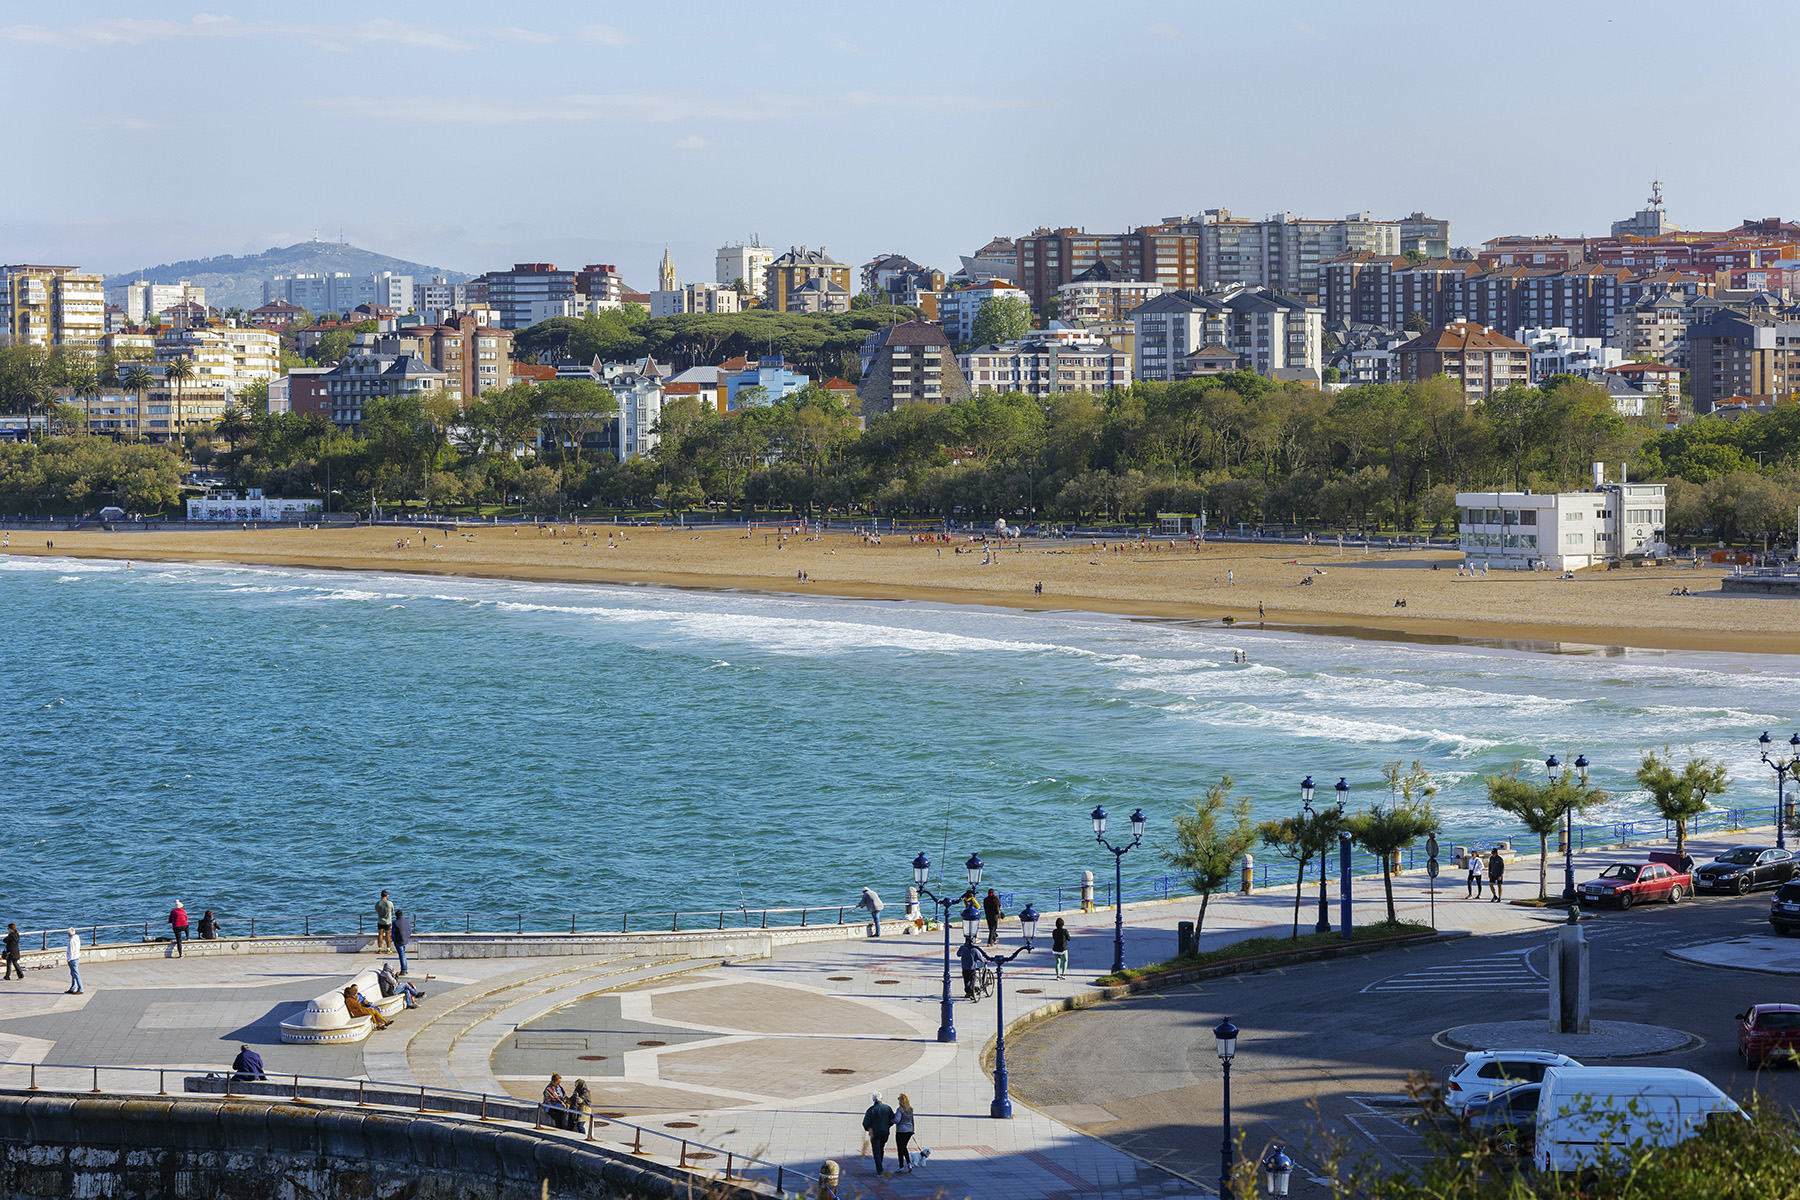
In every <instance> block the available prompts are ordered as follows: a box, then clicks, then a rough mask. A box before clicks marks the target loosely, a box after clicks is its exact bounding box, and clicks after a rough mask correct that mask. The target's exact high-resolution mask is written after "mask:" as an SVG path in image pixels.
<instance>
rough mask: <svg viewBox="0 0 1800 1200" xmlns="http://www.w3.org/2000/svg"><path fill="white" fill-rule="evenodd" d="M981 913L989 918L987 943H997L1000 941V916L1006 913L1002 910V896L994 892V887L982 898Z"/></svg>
mask: <svg viewBox="0 0 1800 1200" xmlns="http://www.w3.org/2000/svg"><path fill="white" fill-rule="evenodd" d="M981 915H982V916H984V917H986V918H987V927H988V940H987V944H988V945H990V946H992V945H995V944H997V943H998V942H999V941H1000V918H1001V917H1004V916H1005V915H1006V914H1005V913H1003V912H1001V911H1000V897H999V896H997V895H996V894H995V893H994V889H993V888H989V889H988V894H987V895H985V896H983V897H982V898H981Z"/></svg>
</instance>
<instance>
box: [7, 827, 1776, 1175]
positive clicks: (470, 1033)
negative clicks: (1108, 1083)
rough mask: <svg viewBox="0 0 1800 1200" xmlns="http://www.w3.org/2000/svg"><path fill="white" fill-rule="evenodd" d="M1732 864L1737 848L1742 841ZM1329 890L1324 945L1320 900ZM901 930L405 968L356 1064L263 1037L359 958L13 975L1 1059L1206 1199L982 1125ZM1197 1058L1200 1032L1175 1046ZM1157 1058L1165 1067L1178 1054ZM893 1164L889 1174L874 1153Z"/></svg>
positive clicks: (1508, 918)
mask: <svg viewBox="0 0 1800 1200" xmlns="http://www.w3.org/2000/svg"><path fill="white" fill-rule="evenodd" d="M1735 840H1736V841H1737V842H1741V843H1750V842H1754V841H1756V840H1758V834H1756V833H1746V834H1744V835H1742V836H1741V837H1739V838H1737V839H1735ZM1729 844H1732V842H1731V841H1718V842H1706V843H1701V842H1695V843H1693V844H1692V847H1691V850H1692V853H1693V854H1694V855H1695V857H1696V858H1697V859H1704V858H1706V857H1709V856H1710V855H1711V854H1712V853H1715V852H1717V851H1718V850H1719V849H1722V848H1724V847H1725V846H1727V845H1729ZM1641 856H1642V850H1641V849H1640V850H1637V851H1590V852H1586V853H1584V854H1581V855H1578V856H1577V877H1578V878H1586V877H1589V876H1591V875H1592V874H1594V873H1595V872H1597V871H1598V870H1599V869H1600V868H1601V867H1603V866H1604V865H1605V864H1606V863H1607V862H1609V861H1613V860H1615V859H1619V858H1632V857H1640V858H1641ZM1556 866H1557V868H1558V869H1557V870H1554V871H1553V872H1552V876H1551V887H1552V889H1553V890H1555V889H1557V888H1559V887H1560V883H1559V880H1560V861H1558V862H1557V864H1556ZM1451 869H1452V871H1453V870H1454V868H1451ZM996 882H1003V881H996ZM1439 882H1440V883H1442V884H1444V885H1446V886H1445V887H1443V888H1440V889H1438V890H1437V892H1436V896H1435V901H1434V899H1433V898H1432V896H1431V894H1430V891H1429V889H1428V887H1427V883H1426V880H1425V879H1424V877H1423V874H1422V873H1413V874H1409V875H1403V876H1398V877H1396V879H1395V881H1394V887H1395V899H1396V907H1397V909H1398V913H1399V915H1400V916H1401V917H1402V918H1403V919H1407V918H1410V919H1416V920H1420V921H1423V920H1426V919H1427V916H1428V913H1429V912H1431V911H1433V909H1435V913H1436V918H1437V924H1438V926H1439V927H1440V928H1442V929H1445V930H1466V931H1469V932H1473V933H1497V932H1512V931H1518V930H1522V929H1530V928H1533V927H1537V926H1543V927H1546V932H1548V928H1547V927H1548V926H1552V925H1555V924H1558V923H1560V922H1561V920H1562V916H1563V914H1562V912H1561V911H1560V910H1554V909H1550V910H1546V909H1537V908H1529V907H1520V906H1514V905H1511V904H1495V903H1490V902H1488V901H1487V900H1471V899H1466V898H1464V897H1465V892H1466V888H1465V885H1464V883H1463V881H1462V878H1461V876H1460V875H1451V874H1447V875H1445V876H1442V877H1440V879H1439ZM1331 887H1332V905H1331V920H1332V922H1333V923H1334V924H1335V923H1336V921H1337V920H1338V911H1339V910H1338V905H1337V902H1336V901H1337V897H1336V884H1335V881H1334V882H1333V883H1332V885H1331ZM1506 890H1507V893H1508V895H1509V896H1524V895H1534V894H1535V892H1536V871H1535V860H1520V861H1518V862H1516V863H1515V864H1513V866H1512V868H1511V870H1510V871H1509V872H1508V886H1507V889H1506ZM1354 891H1355V897H1356V905H1357V909H1356V919H1357V922H1358V923H1359V924H1367V923H1372V922H1374V921H1376V920H1379V919H1380V917H1381V916H1383V915H1385V908H1384V906H1383V905H1382V903H1381V891H1382V889H1381V883H1380V880H1379V879H1378V878H1377V879H1374V880H1366V879H1362V880H1358V881H1357V882H1356V884H1355V888H1354ZM1022 898H1023V897H1022ZM1371 905H1374V906H1375V907H1374V908H1373V909H1371V907H1370V906H1371ZM1197 908H1198V901H1197V899H1196V898H1194V897H1185V898H1182V899H1180V900H1172V901H1168V902H1157V903H1148V904H1136V905H1130V906H1128V907H1127V909H1126V914H1125V915H1126V926H1125V940H1126V947H1125V953H1126V960H1127V962H1129V963H1135V964H1142V963H1145V962H1151V961H1158V960H1161V959H1164V958H1168V957H1170V956H1171V955H1172V954H1173V953H1174V950H1175V944H1174V943H1175V933H1174V929H1175V925H1176V923H1177V922H1178V921H1182V920H1192V919H1193V918H1194V915H1195V912H1196V910H1197ZM1293 911H1294V890H1293V889H1292V887H1288V888H1284V889H1279V890H1269V891H1263V892H1258V893H1255V894H1252V895H1249V896H1229V897H1221V898H1219V899H1216V900H1215V901H1214V902H1213V903H1212V904H1211V905H1210V906H1209V909H1208V912H1207V919H1206V926H1205V930H1204V931H1203V939H1202V945H1203V947H1212V946H1216V945H1222V944H1224V943H1226V942H1228V941H1233V940H1237V939H1240V938H1244V937H1250V936H1257V935H1268V934H1277V935H1280V934H1285V933H1287V932H1288V930H1289V928H1290V927H1291V922H1292V920H1293ZM898 913H899V908H898V906H894V905H891V906H890V907H889V908H888V909H887V911H886V914H885V915H887V916H888V918H889V920H888V921H887V922H886V923H885V924H886V927H887V936H885V937H883V938H881V939H880V940H874V939H849V940H834V941H821V942H812V943H807V944H801V945H794V946H785V947H779V948H777V949H776V951H775V953H774V954H773V955H772V956H771V957H769V958H766V959H757V960H750V961H737V960H732V961H730V962H729V963H726V962H723V961H721V960H720V959H719V958H717V957H715V958H711V959H704V958H702V959H678V958H675V957H672V956H664V957H659V956H656V955H647V954H639V953H637V952H636V951H632V950H625V949H621V950H620V952H618V953H617V954H614V955H605V954H582V955H569V956H561V957H540V958H499V959H477V958H458V959H445V960H438V959H429V958H424V959H422V960H415V964H414V965H415V971H414V976H415V977H419V982H420V983H421V985H422V986H424V988H425V989H426V991H427V993H428V998H427V1000H426V1001H425V1003H424V1004H423V1005H422V1006H421V1008H420V1009H419V1010H417V1011H414V1012H409V1013H405V1014H402V1015H401V1017H400V1018H399V1021H398V1023H397V1024H396V1027H395V1028H394V1029H392V1030H388V1031H385V1032H381V1033H377V1034H374V1035H372V1036H371V1038H370V1039H369V1040H368V1041H367V1042H364V1043H362V1044H361V1045H359V1046H352V1047H297V1046H283V1045H280V1044H279V1039H278V1036H277V1034H276V1028H275V1027H276V1025H277V1024H278V1023H279V1021H280V1020H281V1019H282V1017H283V1016H284V1015H286V1013H287V1012H289V1011H291V1010H292V1009H293V1008H294V1007H297V1006H298V1004H300V1003H301V1002H303V1001H304V1000H306V999H307V998H309V997H311V996H313V995H316V994H317V993H319V992H321V991H323V990H325V988H326V987H328V986H330V985H331V984H333V983H337V982H341V981H342V980H344V979H346V978H347V977H348V976H349V975H350V974H351V973H353V971H354V970H355V969H357V968H359V967H361V966H363V965H367V964H368V963H370V962H374V961H376V957H375V956H374V955H372V954H363V955H344V954H307V953H293V954H284V955H267V954H265V955H254V956H251V955H245V956H229V955H219V956H213V957H208V958H198V957H196V958H190V959H187V960H167V959H150V960H130V961H121V962H113V963H92V964H84V966H83V975H84V978H85V980H86V983H87V986H88V992H87V994H86V995H83V996H65V995H62V994H61V992H62V989H63V988H64V987H66V986H67V975H66V973H65V972H64V971H63V970H62V969H61V968H60V967H57V968H54V969H49V970H44V971H33V972H31V974H30V978H28V979H27V980H26V981H25V983H24V984H22V985H21V984H10V983H9V984H3V985H0V1057H3V1058H4V1059H5V1060H6V1061H8V1062H12V1063H27V1062H72V1063H95V1062H102V1063H114V1064H121V1065H128V1064H134V1063H135V1064H146V1065H147V1064H152V1063H154V1064H157V1065H167V1066H178V1067H182V1066H185V1067H194V1068H206V1069H213V1070H217V1069H220V1068H221V1067H222V1066H223V1065H224V1064H225V1063H227V1062H229V1060H230V1057H231V1055H232V1054H233V1053H234V1052H235V1049H236V1044H237V1043H238V1042H239V1041H246V1042H250V1043H252V1044H253V1045H257V1046H258V1048H259V1049H260V1050H261V1052H262V1053H263V1055H264V1058H265V1060H266V1061H267V1063H268V1066H269V1068H270V1070H271V1071H272V1072H275V1073H280V1072H283V1071H288V1072H292V1071H300V1072H304V1073H307V1074H315V1075H326V1076H336V1077H354V1076H360V1075H366V1076H367V1077H369V1078H372V1079H379V1080H383V1081H391V1082H396V1083H414V1084H426V1085H430V1086H436V1087H459V1088H463V1089H467V1090H473V1091H482V1092H492V1093H499V1092H502V1091H505V1092H509V1093H511V1094H513V1095H517V1096H521V1097H526V1098H532V1097H535V1096H536V1095H537V1094H538V1092H539V1091H540V1090H541V1088H542V1086H543V1082H544V1080H545V1078H546V1077H547V1075H548V1073H549V1072H550V1071H553V1070H554V1071H560V1072H561V1073H562V1075H563V1077H564V1080H565V1082H572V1081H573V1080H574V1079H576V1078H586V1079H587V1080H588V1081H589V1084H590V1087H592V1088H593V1090H594V1094H595V1101H596V1109H597V1111H599V1112H602V1113H617V1114H620V1115H621V1116H622V1117H623V1118H624V1119H626V1120H629V1121H633V1122H638V1123H642V1124H644V1125H646V1126H648V1127H651V1128H658V1129H664V1130H667V1131H669V1132H670V1133H671V1134H673V1135H674V1136H686V1137H690V1138H692V1139H694V1140H696V1141H700V1142H705V1143H709V1144H712V1145H715V1146H718V1147H722V1148H724V1149H727V1150H731V1151H734V1152H737V1153H745V1154H752V1155H756V1156H758V1157H761V1158H765V1159H770V1160H772V1161H776V1162H779V1163H781V1164H783V1165H786V1166H791V1167H795V1168H798V1169H799V1170H802V1171H805V1172H808V1173H815V1172H816V1171H817V1170H818V1168H819V1165H820V1163H821V1162H822V1161H823V1160H825V1159H827V1158H834V1159H837V1160H838V1161H839V1163H840V1164H841V1165H842V1166H843V1167H844V1168H845V1172H846V1176H847V1178H848V1179H849V1180H850V1181H851V1183H852V1185H853V1186H852V1188H851V1189H846V1195H854V1194H866V1195H868V1196H873V1197H883V1198H907V1197H926V1196H935V1195H937V1194H939V1193H940V1192H942V1193H944V1194H946V1195H950V1196H980V1197H983V1198H984V1200H985V1198H987V1197H1002V1198H1008V1200H1010V1198H1015V1197H1016V1198H1018V1200H1038V1198H1061V1197H1073V1196H1076V1195H1080V1196H1083V1197H1099V1198H1100V1200H1110V1198H1114V1197H1117V1198H1127V1197H1133V1198H1135V1197H1190V1196H1200V1195H1206V1194H1210V1190H1209V1189H1208V1188H1206V1187H1204V1186H1202V1185H1200V1184H1199V1183H1197V1182H1192V1181H1188V1180H1185V1179H1181V1178H1177V1177H1175V1176H1172V1175H1170V1174H1168V1173H1166V1172H1164V1171H1162V1170H1160V1169H1158V1168H1157V1167H1156V1166H1155V1165H1154V1164H1151V1163H1146V1162H1142V1161H1140V1160H1138V1159H1136V1158H1133V1157H1131V1156H1130V1155H1128V1154H1126V1153H1125V1152H1123V1151H1121V1150H1119V1149H1116V1148H1114V1147H1112V1146H1110V1145H1108V1144H1107V1143H1104V1142H1102V1141H1099V1140H1098V1139H1094V1138H1090V1137H1088V1136H1086V1135H1084V1134H1081V1133H1078V1132H1076V1131H1075V1130H1074V1129H1072V1128H1071V1127H1070V1125H1068V1124H1064V1123H1063V1120H1064V1119H1066V1120H1068V1121H1069V1122H1071V1123H1073V1122H1076V1121H1079V1120H1081V1115H1080V1113H1079V1112H1077V1111H1074V1110H1075V1109H1078V1108H1079V1107H1080V1106H1079V1105H1074V1106H1072V1108H1071V1109H1070V1110H1069V1111H1059V1110H1057V1109H1048V1110H1046V1111H1041V1112H1040V1111H1035V1110H1033V1109H1030V1108H1028V1107H1027V1106H1025V1105H1023V1104H1021V1103H1018V1102H1017V1101H1015V1102H1014V1117H1013V1119H1012V1120H1010V1121H1002V1120H994V1119H992V1118H991V1117H989V1115H988V1106H989V1102H990V1101H991V1100H992V1098H993V1082H992V1078H991V1076H990V1075H989V1074H988V1072H987V1069H986V1064H985V1062H984V1057H983V1054H984V1051H986V1050H988V1049H989V1046H990V1043H991V1041H992V1039H993V1037H994V1034H995V1032H996V1031H995V1011H994V1009H995V1004H994V1001H993V1000H992V999H989V1000H986V1001H982V1002H979V1003H963V1002H962V1001H961V998H960V997H961V982H960V973H957V977H956V978H955V979H954V980H953V991H954V993H955V995H956V996H957V1003H956V1007H955V1022H956V1027H957V1031H958V1035H959V1038H958V1041H957V1042H955V1043H954V1044H942V1043H939V1042H938V1041H937V1040H936V1030H937V1026H938V1001H939V997H940V995H941V991H942V972H943V968H942V954H943V942H942V938H941V935H934V934H926V935H923V936H917V935H915V936H902V935H899V934H898V933H897V932H896V930H897V927H898V922H897V921H895V920H894V918H895V917H897V916H898ZM1063 915H1064V916H1065V918H1066V919H1067V920H1068V922H1069V924H1070V926H1071V928H1072V929H1073V930H1074V933H1075V936H1074V939H1073V943H1072V948H1071V955H1070V959H1071V970H1070V977H1069V978H1068V979H1067V980H1065V981H1058V980H1056V979H1055V978H1054V975H1053V972H1052V969H1051V957H1050V954H1049V951H1048V941H1049V928H1050V926H1051V925H1052V924H1053V922H1054V916H1055V914H1050V915H1049V916H1048V917H1046V919H1045V920H1044V922H1043V923H1042V924H1041V925H1040V927H1039V941H1038V948H1037V950H1036V951H1035V952H1031V953H1027V954H1025V955H1022V956H1021V957H1020V958H1019V959H1017V960H1016V961H1015V962H1014V963H1013V964H1012V965H1011V967H1010V968H1008V970H1007V972H1006V984H1005V1005H1006V1015H1007V1019H1008V1021H1009V1023H1010V1022H1013V1021H1016V1020H1018V1019H1019V1018H1020V1017H1021V1016H1023V1015H1025V1014H1027V1013H1028V1012H1029V1011H1030V1010H1032V1009H1034V1008H1037V1007H1040V1006H1047V1005H1052V1004H1057V1003H1060V1002H1061V1001H1062V1000H1063V999H1065V998H1068V997H1072V996H1077V995H1081V994H1084V993H1091V992H1092V991H1093V980H1094V978H1095V976H1096V975H1097V974H1099V973H1100V972H1102V971H1104V970H1105V969H1106V968H1107V967H1108V966H1109V965H1110V962H1111V959H1112V914H1111V913H1110V912H1098V913H1093V914H1085V915H1084V914H1075V913H1072V914H1063ZM1015 916H1016V914H1009V918H1008V920H1007V922H1006V923H1005V926H1004V927H1003V933H1002V939H1001V940H1002V943H1003V944H1002V946H1001V947H1000V949H1001V950H1002V951H1003V952H1006V953H1010V952H1011V951H1012V950H1013V949H1016V948H1017V947H1018V945H1019V940H1020V939H1019V931H1018V924H1017V921H1016V919H1014V917H1015ZM1316 918H1317V884H1316V881H1314V882H1313V883H1311V884H1310V885H1309V886H1308V887H1307V888H1306V890H1305V892H1304V893H1303V895H1302V899H1301V905H1300V927H1301V930H1302V932H1307V931H1310V929H1311V927H1312V924H1313V922H1314V921H1315V920H1316ZM1194 1037H1195V1038H1197V1039H1204V1038H1208V1037H1210V1032H1209V1031H1207V1030H1195V1031H1194ZM1171 1050H1172V1053H1185V1052H1186V1047H1180V1048H1171ZM23 1075H24V1069H23V1068H21V1067H17V1066H8V1067H0V1085H3V1086H18V1085H19V1084H20V1083H22V1082H23ZM40 1082H51V1083H56V1084H57V1085H59V1086H70V1082H68V1081H61V1080H54V1079H48V1080H46V1079H40ZM104 1085H105V1087H106V1088H107V1089H108V1090H154V1087H155V1082H154V1076H149V1077H146V1079H145V1080H139V1081H132V1080H130V1079H126V1080H124V1081H119V1080H115V1079H114V1078H111V1077H108V1078H106V1079H105V1080H104ZM82 1086H84V1087H85V1086H86V1085H85V1083H83V1084H82ZM877 1090H879V1091H881V1092H883V1093H884V1095H885V1098H886V1099H887V1101H888V1102H889V1103H892V1102H894V1101H896V1100H897V1099H898V1097H899V1095H900V1093H902V1092H905V1093H907V1094H908V1095H909V1096H910V1097H911V1099H912V1100H913V1102H914V1108H915V1110H916V1111H917V1113H918V1119H919V1133H918V1138H917V1145H918V1146H920V1147H929V1148H930V1149H931V1150H932V1152H933V1153H932V1156H931V1160H930V1163H929V1165H928V1166H927V1167H926V1168H925V1169H923V1170H921V1171H919V1172H916V1173H914V1174H910V1175H904V1176H895V1175H891V1174H890V1175H887V1176H884V1177H881V1178H880V1179H877V1178H876V1177H875V1176H874V1175H873V1173H872V1170H871V1164H870V1160H869V1158H868V1156H867V1152H866V1150H865V1141H864V1136H863V1133H862V1129H861V1114H862V1111H863V1109H864V1108H865V1107H866V1106H867V1105H868V1103H869V1093H870V1092H872V1091H877ZM1071 1090H1072V1091H1074V1092H1077V1093H1078V1090H1079V1089H1078V1088H1076V1089H1071ZM1059 1118H1060V1119H1059ZM889 1156H890V1157H889V1161H890V1163H891V1161H892V1157H891V1156H892V1147H891V1145H890V1147H889ZM858 1189H860V1190H858Z"/></svg>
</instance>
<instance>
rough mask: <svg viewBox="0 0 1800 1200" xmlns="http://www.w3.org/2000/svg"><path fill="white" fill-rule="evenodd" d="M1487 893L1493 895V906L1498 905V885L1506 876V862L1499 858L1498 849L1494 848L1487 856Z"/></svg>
mask: <svg viewBox="0 0 1800 1200" xmlns="http://www.w3.org/2000/svg"><path fill="white" fill-rule="evenodd" d="M1487 869H1488V891H1490V892H1492V893H1493V901H1494V903H1495V904H1498V903H1500V883H1501V881H1502V880H1503V879H1504V878H1505V876H1506V860H1505V859H1503V858H1501V857H1500V848H1499V847H1498V846H1496V847H1494V849H1493V852H1492V853H1490V854H1489V855H1488V861H1487Z"/></svg>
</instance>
